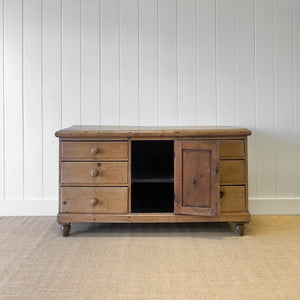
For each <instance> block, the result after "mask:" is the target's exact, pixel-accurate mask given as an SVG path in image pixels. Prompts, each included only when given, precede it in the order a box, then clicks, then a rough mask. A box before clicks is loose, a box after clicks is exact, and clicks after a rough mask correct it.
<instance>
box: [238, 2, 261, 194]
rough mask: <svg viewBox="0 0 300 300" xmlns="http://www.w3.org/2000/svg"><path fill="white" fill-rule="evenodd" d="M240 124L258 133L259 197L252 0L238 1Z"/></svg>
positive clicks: (252, 160)
mask: <svg viewBox="0 0 300 300" xmlns="http://www.w3.org/2000/svg"><path fill="white" fill-rule="evenodd" d="M235 8H236V10H235V12H236V13H235V34H236V49H235V51H236V98H237V101H236V121H237V125H238V126H240V127H246V128H249V129H251V130H253V131H254V133H253V135H252V136H251V137H250V138H249V142H248V154H249V168H248V169H249V170H248V173H249V193H250V195H251V197H256V180H255V172H256V151H255V131H256V128H255V123H256V116H255V109H256V105H255V75H254V5H253V1H252V0H239V1H236V7H235Z"/></svg>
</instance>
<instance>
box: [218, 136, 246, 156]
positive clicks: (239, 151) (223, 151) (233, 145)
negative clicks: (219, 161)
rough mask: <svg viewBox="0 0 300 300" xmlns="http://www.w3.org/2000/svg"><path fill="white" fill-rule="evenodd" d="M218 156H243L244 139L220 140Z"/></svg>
mask: <svg viewBox="0 0 300 300" xmlns="http://www.w3.org/2000/svg"><path fill="white" fill-rule="evenodd" d="M219 151H220V158H244V156H245V142H244V140H221V141H220V143H219Z"/></svg>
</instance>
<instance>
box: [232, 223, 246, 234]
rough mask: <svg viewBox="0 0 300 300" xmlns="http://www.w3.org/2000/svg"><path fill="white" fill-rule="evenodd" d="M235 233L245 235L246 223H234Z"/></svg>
mask: <svg viewBox="0 0 300 300" xmlns="http://www.w3.org/2000/svg"><path fill="white" fill-rule="evenodd" d="M234 233H235V235H237V236H243V235H244V224H234Z"/></svg>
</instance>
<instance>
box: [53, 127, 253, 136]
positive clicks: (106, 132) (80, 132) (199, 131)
mask: <svg viewBox="0 0 300 300" xmlns="http://www.w3.org/2000/svg"><path fill="white" fill-rule="evenodd" d="M247 135H251V131H250V130H249V129H246V128H238V127H230V126H168V127H167V126H161V127H152V126H95V125H74V126H72V127H69V128H65V129H61V130H59V131H57V132H56V133H55V136H57V137H61V138H76V137H78V138H85V137H86V138H92V137H93V138H95V137H184V136H190V137H192V136H194V137H197V136H199V137H202V136H204V137H205V136H218V137H223V136H247Z"/></svg>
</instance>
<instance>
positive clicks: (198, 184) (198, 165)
mask: <svg viewBox="0 0 300 300" xmlns="http://www.w3.org/2000/svg"><path fill="white" fill-rule="evenodd" d="M174 145H175V165H174V167H175V187H174V188H175V203H174V211H175V213H176V214H190V215H202V216H219V215H220V204H219V200H220V191H219V189H220V188H219V181H220V179H219V172H218V163H219V144H218V142H200V141H175V144H174Z"/></svg>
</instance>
